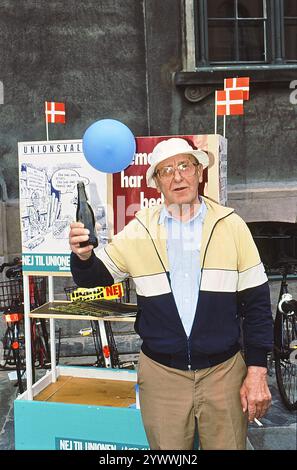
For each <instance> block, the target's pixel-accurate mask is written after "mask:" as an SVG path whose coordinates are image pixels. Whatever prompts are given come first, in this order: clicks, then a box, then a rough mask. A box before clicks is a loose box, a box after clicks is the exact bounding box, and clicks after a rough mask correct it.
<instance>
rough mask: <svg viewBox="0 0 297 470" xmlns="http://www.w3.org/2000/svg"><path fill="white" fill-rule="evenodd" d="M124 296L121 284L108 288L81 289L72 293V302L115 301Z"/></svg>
mask: <svg viewBox="0 0 297 470" xmlns="http://www.w3.org/2000/svg"><path fill="white" fill-rule="evenodd" d="M123 295H124V291H123V286H122V284H121V283H119V284H113V285H112V286H106V287H92V288H90V289H86V288H84V287H79V288H78V289H76V290H75V291H73V292H71V294H70V300H71V302H75V301H76V300H85V301H91V300H102V299H106V300H113V299H119V298H120V297H123Z"/></svg>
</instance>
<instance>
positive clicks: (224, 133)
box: [223, 114, 226, 137]
mask: <svg viewBox="0 0 297 470" xmlns="http://www.w3.org/2000/svg"><path fill="white" fill-rule="evenodd" d="M223 136H224V137H226V114H224V128H223Z"/></svg>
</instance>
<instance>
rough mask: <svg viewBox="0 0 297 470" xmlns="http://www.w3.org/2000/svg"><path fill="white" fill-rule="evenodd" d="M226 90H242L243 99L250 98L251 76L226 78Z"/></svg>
mask: <svg viewBox="0 0 297 470" xmlns="http://www.w3.org/2000/svg"><path fill="white" fill-rule="evenodd" d="M224 90H242V91H243V99H244V100H249V99H250V77H238V78H225V79H224Z"/></svg>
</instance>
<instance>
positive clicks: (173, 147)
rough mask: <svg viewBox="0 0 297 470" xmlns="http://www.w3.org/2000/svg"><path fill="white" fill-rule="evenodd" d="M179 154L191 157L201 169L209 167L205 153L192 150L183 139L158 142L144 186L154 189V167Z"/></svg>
mask: <svg viewBox="0 0 297 470" xmlns="http://www.w3.org/2000/svg"><path fill="white" fill-rule="evenodd" d="M179 153H188V154H190V155H193V156H194V157H195V158H196V160H197V161H198V162H199V163H201V165H203V169H204V168H206V167H207V166H208V165H209V158H208V155H207V153H205V152H203V150H194V149H193V148H192V147H191V146H190V145H189V144H188V142H187V141H186V140H185V139H182V138H180V137H172V138H171V139H168V140H162V142H159V143H158V144H157V145H156V146H155V148H154V150H153V151H152V153H151V166H150V167H149V169H148V170H147V172H146V184H147V186H148V187H149V188H156V187H157V186H156V183H155V180H154V173H155V169H156V166H157V165H159V163H161V162H162V161H163V160H166V158H169V157H174V155H177V154H179Z"/></svg>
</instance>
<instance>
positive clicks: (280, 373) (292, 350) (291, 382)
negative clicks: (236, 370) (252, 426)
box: [274, 311, 297, 410]
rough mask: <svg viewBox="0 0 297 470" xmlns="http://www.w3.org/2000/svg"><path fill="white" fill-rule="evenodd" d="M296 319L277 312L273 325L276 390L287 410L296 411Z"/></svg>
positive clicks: (294, 316) (293, 316)
mask: <svg viewBox="0 0 297 470" xmlns="http://www.w3.org/2000/svg"><path fill="white" fill-rule="evenodd" d="M296 340H297V318H296V315H294V314H292V315H290V314H282V313H281V312H280V311H277V314H276V318H275V323H274V359H275V373H276V380H277V385H278V389H279V392H280V395H281V398H282V401H283V403H284V405H285V406H286V408H287V409H288V410H296V409H297V361H296V354H297V350H296V345H295V346H294V343H293V342H294V341H296Z"/></svg>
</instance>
